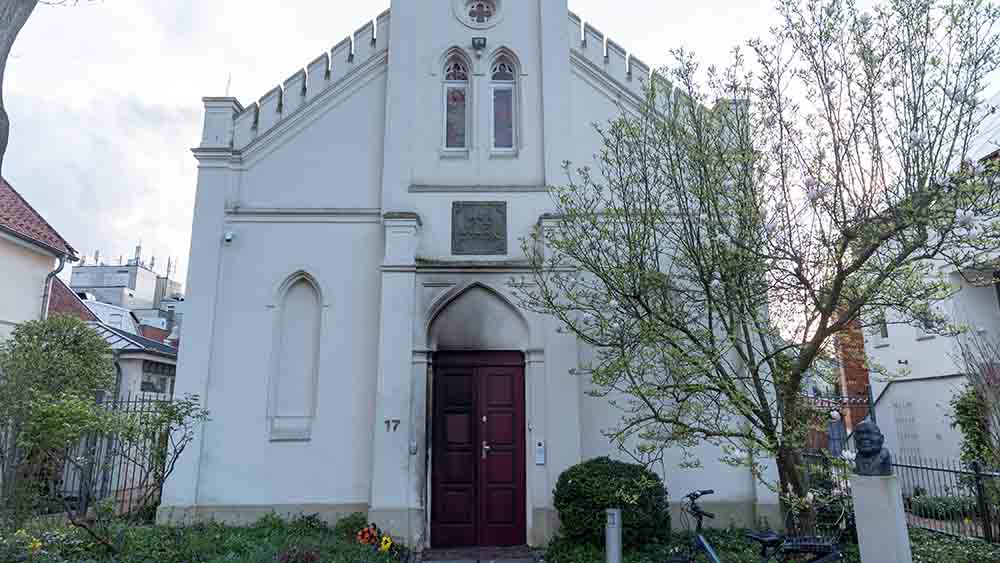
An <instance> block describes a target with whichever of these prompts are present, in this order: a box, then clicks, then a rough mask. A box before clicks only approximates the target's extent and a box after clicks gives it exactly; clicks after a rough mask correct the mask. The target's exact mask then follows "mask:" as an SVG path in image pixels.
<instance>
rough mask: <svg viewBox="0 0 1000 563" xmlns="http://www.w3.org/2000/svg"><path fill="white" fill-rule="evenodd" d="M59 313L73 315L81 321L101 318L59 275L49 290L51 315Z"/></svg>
mask: <svg viewBox="0 0 1000 563" xmlns="http://www.w3.org/2000/svg"><path fill="white" fill-rule="evenodd" d="M57 313H60V314H64V315H73V316H74V317H77V318H79V319H80V320H81V321H95V322H96V321H99V320H101V319H99V318H97V315H95V314H94V313H93V311H91V310H90V308H88V307H87V306H86V305H84V303H83V301H81V300H80V298H79V297H77V295H76V293H74V292H73V290H72V289H70V288H69V287H67V285H66V284H65V283H64V282H63V281H62V280H61V279H59V277H58V276H57V277H55V278H54V279H53V280H52V289H51V291H50V292H49V315H55V314H57Z"/></svg>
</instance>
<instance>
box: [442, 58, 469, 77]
mask: <svg viewBox="0 0 1000 563" xmlns="http://www.w3.org/2000/svg"><path fill="white" fill-rule="evenodd" d="M444 79H445V80H448V81H450V82H465V81H467V80H468V79H469V69H468V68H466V67H465V63H463V62H462V61H455V60H452V61H449V62H448V66H446V67H445V69H444Z"/></svg>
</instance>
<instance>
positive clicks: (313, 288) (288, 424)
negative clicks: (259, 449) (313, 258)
mask: <svg viewBox="0 0 1000 563" xmlns="http://www.w3.org/2000/svg"><path fill="white" fill-rule="evenodd" d="M273 309H274V310H273V313H274V339H273V344H272V349H273V352H272V358H273V359H272V361H271V377H270V385H269V389H268V426H269V431H270V438H271V440H272V441H304V440H309V439H310V437H311V435H312V426H313V420H314V419H315V417H316V388H317V385H318V381H319V358H320V342H321V339H320V335H321V332H322V328H323V322H322V312H323V295H322V292H321V291H320V286H319V284H318V283H316V280H315V279H314V278H313V277H312V276H311V275H309V274H308V273H306V272H301V271H300V272H297V273H295V274H293V275H292V276H290V277H289V278H288V279H286V280H285V282H284V283H283V284H281V287H280V289H279V290H278V292H277V299H276V301H275V306H274V308H273Z"/></svg>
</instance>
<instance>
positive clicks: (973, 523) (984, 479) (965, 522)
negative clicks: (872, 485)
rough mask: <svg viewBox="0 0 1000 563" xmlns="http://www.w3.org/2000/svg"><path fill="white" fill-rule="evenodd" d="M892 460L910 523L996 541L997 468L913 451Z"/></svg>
mask: <svg viewBox="0 0 1000 563" xmlns="http://www.w3.org/2000/svg"><path fill="white" fill-rule="evenodd" d="M894 465H895V469H896V475H898V476H899V484H900V487H901V488H902V491H903V503H904V505H905V507H906V514H907V519H908V521H909V525H910V526H911V527H917V528H923V529H927V530H933V531H936V532H943V533H946V534H950V535H955V536H962V537H970V538H979V539H983V540H986V541H989V542H993V543H1000V472H997V471H996V470H995V469H990V468H986V467H984V466H983V465H982V464H980V463H978V462H973V463H962V462H959V461H948V460H933V459H923V458H912V457H902V458H900V459H897V460H896V461H895V464H894Z"/></svg>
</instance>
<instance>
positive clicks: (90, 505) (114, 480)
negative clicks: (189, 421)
mask: <svg viewBox="0 0 1000 563" xmlns="http://www.w3.org/2000/svg"><path fill="white" fill-rule="evenodd" d="M161 397H162V395H156V394H149V393H143V394H140V395H135V396H132V395H130V396H128V397H124V398H107V399H102V400H100V401H99V402H98V405H99V407H100V408H101V409H104V410H105V412H106V413H108V414H112V415H114V416H115V417H116V419H117V420H119V421H122V422H123V424H120V425H118V426H116V427H118V428H126V429H127V430H126V431H127V435H125V434H123V433H92V434H89V435H86V436H85V437H84V438H83V439H81V440H80V441H79V442H78V443H76V444H75V445H74V446H73V447H72V448H71V449H70V450H69V451H68V452H66V455H61V456H58V461H56V460H54V459H53V458H52V457H51V456H49V457H42V456H39V455H34V454H29V455H27V456H26V458H25V459H24V460H23V463H22V467H21V468H19V469H18V471H16V472H15V473H14V475H16V483H15V484H14V486H9V487H6V488H5V490H7V491H8V492H9V493H10V494H9V495H8V497H7V498H4V499H0V501H2V502H0V512H3V511H4V509H7V510H15V507H14V505H13V503H15V502H18V501H19V499H20V498H22V497H21V496H19V495H24V494H25V493H27V496H28V497H30V498H29V502H30V507H29V509H30V512H31V515H32V516H35V517H38V516H50V515H59V514H64V513H66V512H68V511H73V512H75V513H76V514H87V512H88V511H90V510H93V509H95V508H97V507H98V506H99V505H100V506H101V507H102V509H106V510H112V511H114V513H115V514H117V515H129V516H140V517H141V516H143V515H141V514H139V512H143V511H144V512H146V514H145V516H146V517H149V516H151V515H152V510H154V509H155V507H156V506H157V505H158V504H159V500H160V495H161V493H162V490H161V488H162V479H157V476H158V475H161V474H162V471H163V469H164V464H165V463H166V455H167V447H168V444H167V435H166V433H165V429H161V428H159V427H158V426H157V425H158V422H159V421H160V418H159V416H158V415H159V413H160V410H161V407H162V406H163V405H165V404H167V403H166V402H165V401H164V399H162V398H161ZM20 509H23V507H20Z"/></svg>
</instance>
